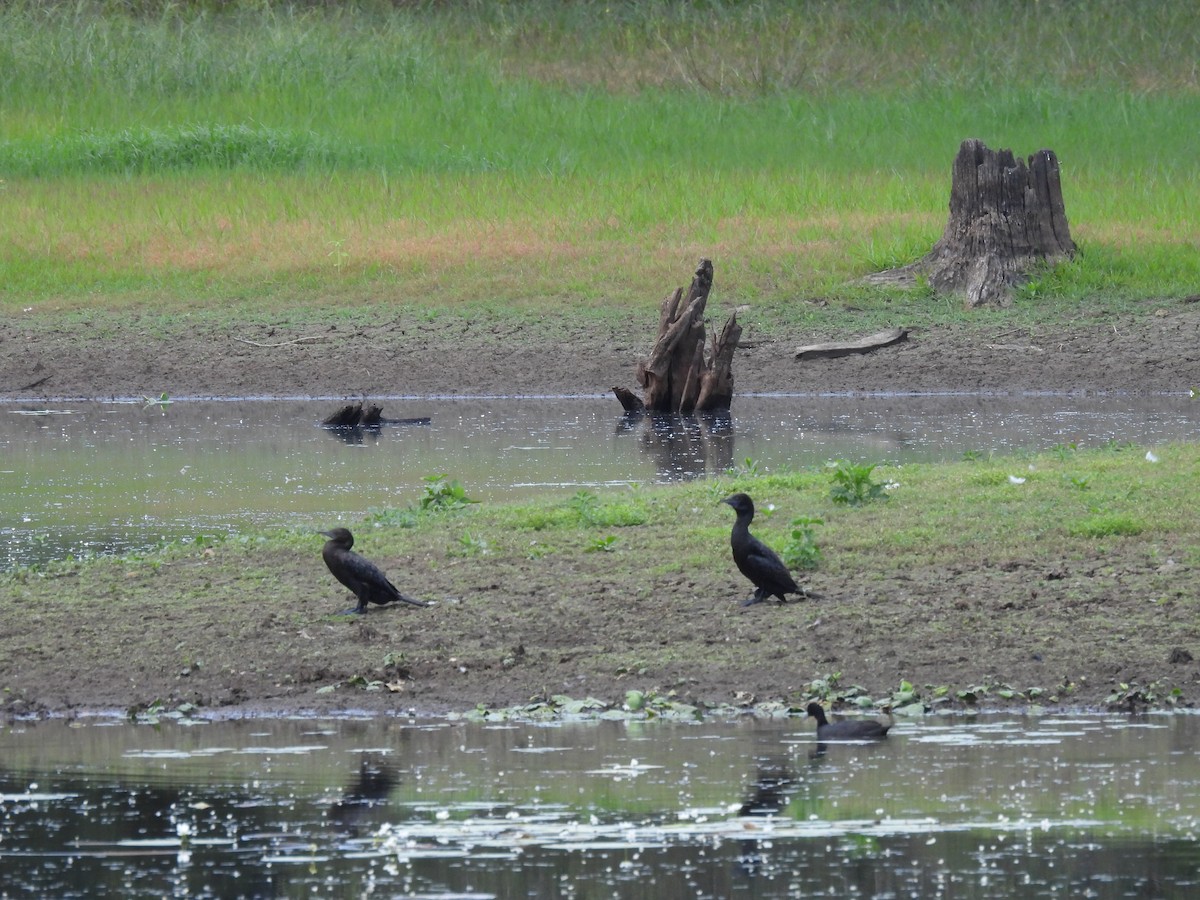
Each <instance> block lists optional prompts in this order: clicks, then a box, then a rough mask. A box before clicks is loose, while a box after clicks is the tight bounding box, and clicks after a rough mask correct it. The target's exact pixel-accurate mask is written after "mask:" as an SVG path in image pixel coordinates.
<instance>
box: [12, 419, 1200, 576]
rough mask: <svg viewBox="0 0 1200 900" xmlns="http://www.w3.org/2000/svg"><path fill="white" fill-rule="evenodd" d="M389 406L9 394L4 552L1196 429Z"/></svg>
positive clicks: (34, 557) (125, 545) (23, 555)
mask: <svg viewBox="0 0 1200 900" xmlns="http://www.w3.org/2000/svg"><path fill="white" fill-rule="evenodd" d="M381 402H385V403H386V410H387V413H388V415H389V416H390V417H395V419H396V420H399V421H400V422H404V421H410V420H416V421H420V420H423V419H426V418H428V419H429V423H428V424H427V425H422V424H416V423H415V422H414V423H413V424H383V425H381V426H380V428H379V429H378V430H367V429H362V428H360V429H358V430H357V431H355V430H354V429H351V430H350V431H349V433H347V434H337V435H333V436H331V433H330V432H329V431H327V430H325V429H322V428H321V427H320V423H321V421H322V420H323V419H324V418H326V417H327V416H328V414H329V411H330V408H331V403H330V401H278V400H273V401H178V400H177V401H175V402H173V403H170V404H163V405H160V404H154V405H152V406H149V407H147V406H144V405H142V404H114V403H94V402H85V403H69V404H68V403H64V404H61V405H58V406H55V407H54V408H52V409H22V408H20V407H18V406H4V405H0V507H2V508H4V509H5V510H7V511H8V513H9V515H8V516H7V517H4V518H3V519H0V534H2V535H3V537H4V541H3V543H0V568H10V567H12V566H14V565H22V564H29V563H34V562H38V561H45V560H49V559H56V558H62V557H65V556H73V555H80V554H83V553H87V552H95V553H107V552H123V551H129V550H136V549H138V548H142V547H147V546H150V545H153V544H154V543H157V542H159V541H162V540H175V539H179V538H181V537H187V538H191V537H195V536H197V535H205V534H208V535H212V534H229V533H232V532H236V531H237V530H238V529H239V528H244V527H246V526H248V525H252V524H258V525H264V524H265V525H281V526H287V525H292V526H297V527H304V528H310V527H313V526H314V525H320V527H323V528H324V527H329V526H330V525H331V524H334V523H337V522H338V521H343V522H352V521H354V520H357V519H360V518H361V517H362V516H363V515H364V514H366V513H368V512H369V511H370V510H372V509H384V508H397V507H401V508H402V507H406V506H410V505H413V504H415V503H416V502H417V501H419V499H420V496H421V492H422V490H423V488H424V485H425V483H426V482H425V480H424V479H425V478H426V477H428V476H431V475H437V474H441V473H446V474H448V475H450V477H452V478H454V479H456V480H457V481H459V482H460V483H461V484H462V485H463V486H464V488H465V489H466V491H467V493H468V494H469V495H470V496H471V497H473V498H476V499H480V500H485V501H486V500H489V499H510V498H517V497H520V496H528V495H530V494H534V493H541V492H547V491H561V492H562V493H563V495H564V496H569V495H570V494H571V493H574V492H575V491H577V490H579V489H581V488H587V489H597V488H601V487H615V486H622V485H627V484H629V483H643V482H664V481H679V480H686V479H693V478H698V477H702V476H705V475H712V474H715V473H718V472H721V471H723V470H724V469H727V468H728V467H729V466H731V465H733V464H734V462H735V461H736V462H737V463H741V462H743V461H744V460H746V459H752V460H754V463H755V466H756V467H757V469H758V470H759V471H762V472H770V471H774V470H779V469H783V468H787V469H795V468H802V467H806V466H819V465H822V464H824V463H825V462H827V461H828V460H830V459H837V458H846V459H851V460H856V461H869V462H880V463H903V462H909V461H914V460H934V459H957V458H960V457H961V456H962V455H963V453H964V452H966V451H973V452H978V453H984V454H986V453H988V452H992V451H998V452H1010V451H1013V450H1018V449H1047V448H1050V447H1053V446H1056V445H1062V444H1076V445H1078V446H1080V447H1089V446H1099V445H1103V444H1104V443H1105V442H1108V441H1118V442H1137V443H1142V444H1149V445H1151V446H1152V445H1154V444H1155V443H1160V442H1164V441H1170V440H1192V439H1194V437H1195V433H1196V427H1195V423H1194V421H1193V420H1194V415H1195V409H1196V407H1195V405H1194V404H1192V403H1191V401H1189V400H1188V399H1187V398H1186V397H1166V396H1149V397H1144V396H1139V397H1125V396H1107V397H1051V396H1022V397H986V396H936V397H931V396H900V397H858V396H855V397H822V396H803V397H796V396H789V397H770V396H768V397H742V398H738V399H737V400H736V401H735V403H734V408H733V411H732V415H730V416H725V417H720V416H711V417H701V416H697V417H679V416H648V417H645V418H642V419H639V420H633V419H628V418H626V417H623V416H622V414H621V412H620V406H619V404H616V403H615V402H614V401H613V400H612V398H610V397H606V398H586V397H585V398H565V399H564V398H559V399H535V398H523V399H506V400H451V399H439V400H436V401H434V400H413V399H396V400H386V401H381Z"/></svg>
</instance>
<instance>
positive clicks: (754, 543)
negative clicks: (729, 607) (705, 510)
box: [721, 494, 808, 606]
mask: <svg viewBox="0 0 1200 900" xmlns="http://www.w3.org/2000/svg"><path fill="white" fill-rule="evenodd" d="M721 502H722V503H728V504H729V505H730V506H732V507H733V511H734V512H736V513H737V521H736V522H734V523H733V533H732V534H731V535H730V536H729V544H730V546H731V547H733V561H734V562H735V563H737V567H738V569H739V570H740V571H741V573H742V574H743V575H745V576H746V577H747V578H749V579H750V580H751V581H752V582H753V583H754V596H753V597H751V598H750V599H749V600H747V601H746V602H745V603H743V604H742V606H751V605H752V604H755V603H758V602H760V601H762V600H765V599H766V598H767V597H778V598H779V599H780V600H786V599H787V597H786V596H785V595H786V594H799V595H800V596H801V597H806V596H808V595H807V594H806V593H805V591H804V589H803V588H802V587H800V586H799V585H798V584H796V581H795V579H794V578H792V573H791V572H789V571H788V567H787V566H785V565H784V564H783V560H782V559H780V558H779V554H778V553H776V552H775V551H774V550H772V549H771V548H770V547H768V546H767V545H766V544H764V543H763V542H762V541H760V540H759V539H758V538H756V537H755V536H754V535H752V534H751V533H750V523H751V521H753V519H754V501H753V500H751V499H750V497H749V495H747V494H734V495H732V496H730V497H726V498H725V499H724V500H722V501H721Z"/></svg>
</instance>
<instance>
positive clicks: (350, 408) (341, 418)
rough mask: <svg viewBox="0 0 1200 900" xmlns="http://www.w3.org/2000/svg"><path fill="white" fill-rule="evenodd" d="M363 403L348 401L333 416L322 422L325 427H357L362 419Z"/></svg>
mask: <svg viewBox="0 0 1200 900" xmlns="http://www.w3.org/2000/svg"><path fill="white" fill-rule="evenodd" d="M362 414H363V408H362V403H361V402H359V403H347V404H346V405H345V406H343V407H342V408H341V409H339V410H338V411H337V412H335V413H334V414H333V415H332V416H330V417H329V418H327V419H325V420H324V421H323V422H321V425H322V426H323V427H325V428H357V427H358V425H359V423H360V422H361V421H362Z"/></svg>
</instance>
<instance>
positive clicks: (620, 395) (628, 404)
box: [612, 387, 646, 413]
mask: <svg viewBox="0 0 1200 900" xmlns="http://www.w3.org/2000/svg"><path fill="white" fill-rule="evenodd" d="M612 390H613V393H614V394H616V395H617V399H618V400H620V401H621V408H622V409H624V410H625V412H627V413H640V412H645V411H646V404H645V403H643V402H642V398H641V397H639V396H638V395H637V394H635V393H634V392H633V391H631V390H629V388H623V387H614V388H613V389H612Z"/></svg>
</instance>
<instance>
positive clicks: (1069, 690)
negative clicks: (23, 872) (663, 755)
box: [0, 444, 1200, 714]
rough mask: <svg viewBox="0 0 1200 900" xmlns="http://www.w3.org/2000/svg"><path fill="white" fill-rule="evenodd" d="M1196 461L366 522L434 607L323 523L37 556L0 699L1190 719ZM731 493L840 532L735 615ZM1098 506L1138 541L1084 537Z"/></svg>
mask: <svg viewBox="0 0 1200 900" xmlns="http://www.w3.org/2000/svg"><path fill="white" fill-rule="evenodd" d="M1198 468H1200V447H1196V446H1194V445H1172V446H1166V447H1156V448H1153V450H1152V452H1151V451H1149V450H1148V449H1147V448H1134V447H1130V446H1128V445H1119V444H1113V445H1110V446H1108V447H1103V448H1097V449H1092V450H1086V451H1082V450H1076V449H1074V448H1072V447H1069V446H1064V447H1061V448H1058V449H1057V450H1055V451H1054V452H1051V453H1045V454H1039V455H1031V456H1012V457H994V458H990V459H973V460H968V461H963V462H960V463H953V464H943V465H914V466H904V467H901V468H886V469H879V470H876V472H875V473H874V475H875V477H876V478H877V479H878V480H879V481H880V482H886V483H888V484H890V485H891V487H889V489H888V494H889V499H888V500H887V501H886V502H875V503H867V504H864V505H862V506H858V507H846V506H843V505H839V504H835V503H834V502H833V501H832V499H831V497H830V489H831V486H832V483H831V480H830V476H829V473H828V472H827V471H825V470H823V469H818V470H809V471H800V472H780V473H772V474H767V475H759V476H750V475H734V474H729V475H726V476H723V477H720V478H716V479H712V480H709V481H705V482H699V483H692V484H687V485H676V486H667V487H633V488H628V489H613V490H608V491H603V492H598V493H597V494H596V496H595V497H593V498H590V499H589V501H588V502H587V503H586V504H584V503H583V502H582V501H581V500H580V499H579V497H578V496H560V497H546V498H545V499H542V500H539V501H537V502H533V503H526V504H520V505H514V504H482V505H473V506H470V507H465V508H462V509H458V510H454V511H447V512H430V511H426V512H420V511H413V514H412V515H405V516H388V515H386V514H381V515H380V516H377V517H376V519H375V520H374V521H368V522H362V523H351V525H352V527H354V528H355V531H356V537H358V539H359V540H358V545H359V546H360V547H361V548H362V551H363V553H364V554H365V555H368V556H369V557H370V558H372V559H373V560H375V561H377V562H378V563H379V564H380V565H381V566H382V567H383V568H384V569H385V570H387V571H388V572H389V574H391V575H392V576H393V578H394V580H395V581H396V582H397V584H398V585H399V586H400V587H401V588H402V589H403V590H406V591H411V592H413V593H416V594H418V595H419V596H422V597H424V598H427V599H432V600H435V601H436V603H437V605H436V606H435V607H433V608H430V609H399V608H390V607H384V608H380V609H374V610H372V611H371V612H370V613H369V614H367V615H365V616H355V617H349V616H339V615H336V614H335V613H336V612H337V611H338V610H341V609H344V608H345V604H346V598H345V597H344V596H343V595H342V594H343V592H342V590H341V589H340V587H338V586H337V585H336V584H335V583H334V582H333V580H332V579H331V578H330V577H329V575H328V572H326V571H325V568H324V565H323V564H322V562H321V560H320V546H321V538H320V537H319V536H316V535H314V534H310V533H308V532H307V531H262V532H258V533H253V534H246V535H242V536H240V537H236V538H230V539H227V540H224V541H222V542H219V543H216V544H207V545H205V544H177V545H172V546H169V547H165V548H163V549H162V550H161V551H159V552H155V553H150V554H144V555H140V556H135V557H124V558H101V559H93V560H85V561H72V562H63V563H59V564H55V565H52V566H48V567H46V568H44V569H41V570H29V569H26V570H19V571H16V572H12V573H9V574H7V575H5V576H3V578H2V579H0V690H2V691H3V697H4V708H5V709H6V710H7V711H8V712H9V713H10V714H23V713H30V714H36V713H53V712H62V713H65V712H71V711H79V710H85V709H128V708H145V707H147V706H151V705H154V704H156V703H157V704H158V705H159V707H160V708H162V707H166V708H173V707H177V706H178V705H179V704H183V703H188V704H194V705H195V706H196V707H197V708H198V709H199V710H210V711H218V710H225V711H235V710H237V711H246V712H302V711H313V712H329V711H335V710H346V709H364V710H369V711H374V712H387V711H406V710H409V709H415V710H418V711H422V712H429V713H445V712H455V711H457V712H460V713H462V712H464V711H469V710H473V709H474V710H479V709H482V710H502V709H508V708H513V707H521V706H523V705H527V704H530V703H534V704H537V703H550V702H552V701H553V699H554V698H556V697H575V698H589V697H591V698H596V699H597V700H599V701H600V702H602V703H604V704H607V705H608V708H610V709H616V708H619V707H620V706H622V705H624V704H625V703H626V700H627V698H628V697H629V696H632V695H631V694H630V692H631V691H634V692H640V693H641V695H642V697H643V698H644V699H645V698H666V699H667V700H669V702H670V703H671V704H681V705H684V706H687V707H693V708H695V709H698V710H705V709H711V708H719V709H727V708H745V709H754V708H760V709H761V708H766V709H773V708H778V707H776V706H775V704H783V705H785V706H790V705H793V704H795V703H797V702H798V701H799V700H801V699H803V698H805V697H807V696H811V695H818V696H823V697H824V698H825V699H837V700H841V701H843V702H846V703H857V702H865V701H863V700H862V699H861V698H869V699H870V700H871V701H874V700H880V699H892V700H893V701H894V702H895V701H896V699H897V696H898V695H905V696H904V697H901V699H905V698H906V699H908V700H909V701H910V702H934V701H936V702H938V703H948V704H960V705H967V706H970V705H996V704H1010V703H1020V704H1028V703H1038V704H1051V703H1055V704H1059V705H1064V706H1069V707H1095V706H1100V705H1105V704H1106V703H1107V702H1113V703H1115V704H1118V705H1125V706H1129V705H1135V704H1138V703H1144V702H1147V701H1149V702H1153V703H1155V704H1157V705H1188V704H1190V703H1191V702H1193V698H1194V692H1195V685H1196V681H1197V679H1198V678H1200V669H1198V667H1197V665H1196V664H1195V662H1194V661H1193V657H1194V656H1195V655H1196V654H1197V653H1200V617H1197V615H1196V604H1197V602H1198V601H1197V597H1198V594H1200V565H1198V564H1200V555H1198V551H1197V550H1196V547H1197V546H1198V542H1197V536H1198V532H1200V503H1198V502H1197V501H1198V500H1200V498H1198V497H1197V496H1196V492H1197V487H1196V485H1197V484H1200V482H1198V481H1197V479H1196V477H1195V475H1196V472H1197V469H1198ZM733 490H745V491H747V492H749V493H750V494H751V495H752V496H754V497H755V498H756V499H758V500H760V501H761V503H760V507H761V508H763V509H767V508H768V506H770V505H773V506H774V508H775V509H774V512H773V514H771V515H769V516H768V515H763V516H760V518H759V519H758V520H757V521H756V523H755V526H754V528H755V532H756V533H757V534H759V535H760V537H762V538H763V539H765V540H767V541H768V542H770V543H773V544H774V545H775V546H776V547H777V548H781V547H782V546H783V544H784V543H785V542H786V540H787V535H788V532H789V523H790V522H791V520H792V519H794V518H796V517H800V516H811V515H819V516H820V517H821V518H822V519H824V524H823V525H822V526H821V528H820V529H819V532H818V536H817V537H818V541H819V544H820V547H821V551H822V559H823V562H822V565H821V567H820V568H818V569H817V570H815V571H813V572H811V573H807V574H805V575H804V580H805V582H806V584H807V585H808V586H809V588H810V589H811V590H812V591H813V592H814V593H815V594H816V595H818V596H817V597H816V598H815V599H812V600H809V601H805V602H791V603H788V604H784V605H776V604H765V603H764V604H759V605H757V606H754V607H749V608H743V607H741V606H739V603H740V601H741V600H742V599H744V595H745V594H746V585H745V583H744V581H743V580H742V579H741V576H740V575H739V574H738V573H737V572H736V570H735V569H734V567H733V565H732V562H731V560H730V559H729V554H728V535H729V527H730V525H731V520H730V516H729V515H728V514H727V513H728V511H727V510H726V509H725V507H723V506H721V505H720V504H719V500H720V498H721V497H723V496H725V495H726V494H727V493H729V492H731V491H733ZM585 507H586V508H585ZM631 510H632V511H633V512H635V513H636V515H633V514H630V511H631ZM585 512H586V513H587V515H585V514H584V513H585ZM609 513H611V515H609ZM1103 514H1108V515H1122V516H1125V517H1127V518H1129V519H1136V521H1137V522H1138V523H1139V528H1138V529H1123V530H1112V531H1110V532H1105V531H1104V530H1103V529H1097V528H1094V527H1092V528H1081V527H1080V523H1089V522H1092V523H1094V522H1095V521H1097V519H1098V517H1100V516H1102V515H1103ZM384 522H395V523H404V524H407V525H409V526H411V527H403V525H402V524H381V523H384ZM596 523H601V524H596ZM625 523H628V524H625ZM464 534H470V535H471V536H472V537H473V540H472V541H464V540H463V535H464ZM610 536H611V537H613V538H614V540H613V541H611V542H608V543H607V544H606V547H605V552H596V546H597V539H601V538H607V537H610ZM831 679H832V680H831ZM764 704H766V706H765V707H764V706H763V705H764ZM673 708H674V707H673Z"/></svg>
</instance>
